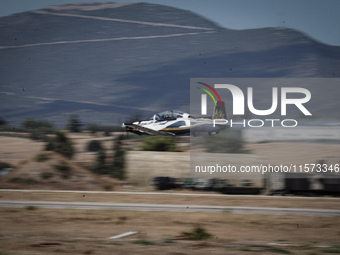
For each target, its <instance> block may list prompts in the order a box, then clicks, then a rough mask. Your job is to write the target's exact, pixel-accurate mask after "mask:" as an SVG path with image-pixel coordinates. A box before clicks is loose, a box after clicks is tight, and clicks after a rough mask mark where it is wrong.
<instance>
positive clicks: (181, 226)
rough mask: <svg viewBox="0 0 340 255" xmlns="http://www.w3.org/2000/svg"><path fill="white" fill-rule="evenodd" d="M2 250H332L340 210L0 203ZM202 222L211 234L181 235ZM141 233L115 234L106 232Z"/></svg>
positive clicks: (336, 242) (335, 247) (335, 249)
mask: <svg viewBox="0 0 340 255" xmlns="http://www.w3.org/2000/svg"><path fill="white" fill-rule="evenodd" d="M0 215H1V217H0V225H1V229H0V247H1V248H0V252H1V254H18V255H21V254H208V253H209V254H258V253H259V252H260V253H261V254H306V255H307V254H309V255H310V254H327V253H329V252H332V253H336V252H339V249H340V248H339V245H340V243H339V236H340V231H339V228H338V226H339V224H340V219H339V217H315V216H271V215H236V214H228V213H178V212H134V211H111V210H107V211H96V210H70V209H68V210H53V209H41V208H31V207H27V208H22V209H14V208H0ZM196 226H200V227H202V228H204V229H205V230H206V231H207V232H209V233H210V234H212V235H213V236H212V237H211V238H209V239H207V240H204V241H191V240H183V238H181V233H182V232H183V231H191V230H192V229H193V228H194V227H196ZM129 231H139V234H137V235H133V236H130V237H125V238H121V239H118V240H109V239H107V238H108V237H111V236H114V235H118V234H122V233H125V232H129Z"/></svg>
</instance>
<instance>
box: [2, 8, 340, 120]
mask: <svg viewBox="0 0 340 255" xmlns="http://www.w3.org/2000/svg"><path fill="white" fill-rule="evenodd" d="M0 33H1V35H2V36H1V37H0V66H1V67H0V77H1V83H0V84H1V85H0V116H1V117H3V118H5V119H6V120H7V121H9V122H10V123H16V124H17V123H19V122H20V121H22V120H24V119H26V118H44V119H48V120H50V121H53V122H54V123H55V124H56V125H58V126H64V125H65V123H66V119H67V116H68V114H71V113H76V114H78V115H79V116H80V118H81V119H82V120H83V121H84V122H85V123H98V124H110V125H112V124H119V123H120V122H121V121H123V120H124V119H125V118H126V117H127V116H128V115H130V114H132V113H134V112H136V111H144V112H150V113H151V112H152V111H158V110H160V109H162V110H163V109H167V108H176V109H182V110H188V108H189V107H188V105H189V80H190V78H193V77H209V78H210V77H211V78H212V77H322V78H334V77H340V68H339V67H340V47H334V46H327V45H324V44H321V43H318V42H316V41H314V40H312V39H310V38H309V37H308V36H306V35H304V34H302V33H300V32H298V31H294V30H292V29H286V28H263V29H252V30H241V31H235V30H230V29H224V28H221V27H219V26H217V25H216V24H214V23H213V22H211V21H209V20H207V19H205V18H203V17H200V16H198V15H196V14H194V13H191V12H188V11H184V10H180V9H176V8H172V7H167V6H162V5H155V4H146V3H137V4H117V3H93V4H73V5H62V6H54V7H50V8H45V9H42V10H37V11H31V12H24V13H19V14H15V15H11V16H8V17H3V18H1V19H0ZM329 107H333V108H334V104H330V106H329ZM323 111H324V112H327V108H326V109H323ZM320 114H322V112H320Z"/></svg>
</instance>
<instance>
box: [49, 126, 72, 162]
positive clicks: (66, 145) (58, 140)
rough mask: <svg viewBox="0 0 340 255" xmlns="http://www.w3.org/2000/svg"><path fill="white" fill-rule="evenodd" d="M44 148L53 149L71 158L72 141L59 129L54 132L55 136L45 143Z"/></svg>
mask: <svg viewBox="0 0 340 255" xmlns="http://www.w3.org/2000/svg"><path fill="white" fill-rule="evenodd" d="M45 149H46V150H47V151H55V152H57V153H59V154H61V155H63V156H65V157H67V158H72V157H73V155H74V148H73V145H72V141H71V140H70V139H69V138H67V136H66V135H65V134H64V133H63V132H60V131H58V132H56V136H55V137H54V138H53V139H51V140H50V141H49V142H48V143H47V145H46V148H45Z"/></svg>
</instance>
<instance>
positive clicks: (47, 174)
mask: <svg viewBox="0 0 340 255" xmlns="http://www.w3.org/2000/svg"><path fill="white" fill-rule="evenodd" d="M53 175H54V174H53V173H50V172H43V173H41V174H40V177H41V179H44V180H47V179H50V178H52V177H53Z"/></svg>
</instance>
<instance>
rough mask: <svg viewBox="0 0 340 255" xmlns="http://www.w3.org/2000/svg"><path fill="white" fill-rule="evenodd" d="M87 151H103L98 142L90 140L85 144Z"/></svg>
mask: <svg viewBox="0 0 340 255" xmlns="http://www.w3.org/2000/svg"><path fill="white" fill-rule="evenodd" d="M87 150H88V151H92V152H96V151H101V150H103V146H102V144H101V142H100V141H98V140H92V141H90V142H89V143H88V144H87Z"/></svg>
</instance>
